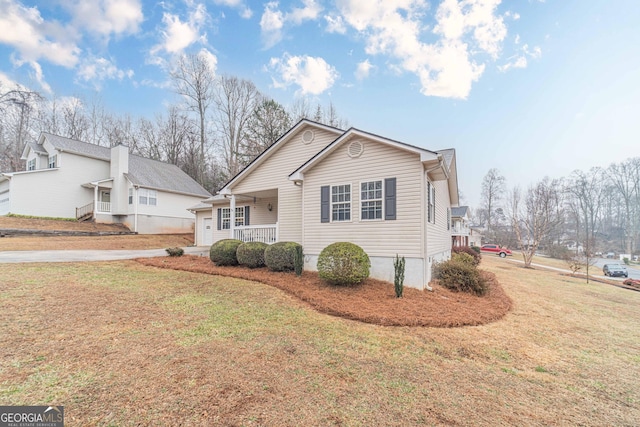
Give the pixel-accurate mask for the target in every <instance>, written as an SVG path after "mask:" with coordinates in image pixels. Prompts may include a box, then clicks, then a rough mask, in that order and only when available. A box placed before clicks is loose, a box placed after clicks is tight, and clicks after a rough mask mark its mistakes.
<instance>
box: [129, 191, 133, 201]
mask: <svg viewBox="0 0 640 427" xmlns="http://www.w3.org/2000/svg"><path fill="white" fill-rule="evenodd" d="M129 204H130V205H132V204H133V188H129Z"/></svg>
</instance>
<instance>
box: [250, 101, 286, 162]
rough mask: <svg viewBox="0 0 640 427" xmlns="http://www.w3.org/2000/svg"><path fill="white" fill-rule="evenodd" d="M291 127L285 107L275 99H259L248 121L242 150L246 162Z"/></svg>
mask: <svg viewBox="0 0 640 427" xmlns="http://www.w3.org/2000/svg"><path fill="white" fill-rule="evenodd" d="M290 127H291V118H290V117H289V114H288V113H287V111H286V110H285V108H284V107H283V106H282V105H280V104H279V103H277V102H276V101H274V100H273V99H268V98H264V99H262V100H261V101H259V102H258V103H257V105H256V107H255V108H254V110H253V113H252V114H251V117H250V118H249V121H248V122H247V126H246V129H245V134H244V138H243V139H242V144H241V150H242V153H241V155H242V157H243V158H242V160H243V163H244V164H248V163H249V162H251V161H252V160H253V159H254V158H255V157H257V156H258V155H259V154H260V153H262V152H263V151H264V150H266V149H267V148H269V147H270V146H271V144H273V143H274V142H276V141H277V140H278V138H280V137H281V136H282V135H284V133H285V132H286V131H287V130H289V128H290Z"/></svg>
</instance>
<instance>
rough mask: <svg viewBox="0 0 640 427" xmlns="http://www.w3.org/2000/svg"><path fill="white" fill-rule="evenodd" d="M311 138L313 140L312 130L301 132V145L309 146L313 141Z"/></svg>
mask: <svg viewBox="0 0 640 427" xmlns="http://www.w3.org/2000/svg"><path fill="white" fill-rule="evenodd" d="M313 138H315V135H314V133H313V131H312V130H309V129H307V130H305V131H304V132H302V143H303V144H311V141H313Z"/></svg>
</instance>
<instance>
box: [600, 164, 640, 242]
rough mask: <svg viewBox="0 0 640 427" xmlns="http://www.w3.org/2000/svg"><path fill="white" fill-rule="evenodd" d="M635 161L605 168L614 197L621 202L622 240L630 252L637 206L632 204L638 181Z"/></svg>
mask: <svg viewBox="0 0 640 427" xmlns="http://www.w3.org/2000/svg"><path fill="white" fill-rule="evenodd" d="M636 168H637V162H634V159H627V160H626V161H624V162H622V163H614V164H612V165H611V166H609V168H608V169H607V170H606V175H607V176H608V178H609V182H610V183H611V184H612V187H613V189H614V190H615V193H614V199H615V200H616V201H618V202H619V203H620V202H621V204H622V213H623V218H622V227H623V230H624V241H623V242H622V244H623V246H624V248H625V251H626V253H628V254H631V253H632V252H633V250H634V249H635V248H634V245H633V243H634V238H635V233H634V228H635V227H634V226H635V224H634V219H635V218H634V216H635V215H634V214H635V212H634V211H635V210H636V209H637V206H635V205H634V202H635V200H636V193H637V191H638V190H639V189H638V182H637V181H636Z"/></svg>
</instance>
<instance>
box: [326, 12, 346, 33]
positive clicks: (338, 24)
mask: <svg viewBox="0 0 640 427" xmlns="http://www.w3.org/2000/svg"><path fill="white" fill-rule="evenodd" d="M324 20H325V21H327V32H328V33H338V34H346V32H347V26H346V25H345V23H344V19H342V16H339V15H338V16H332V15H327V16H325V17H324Z"/></svg>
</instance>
